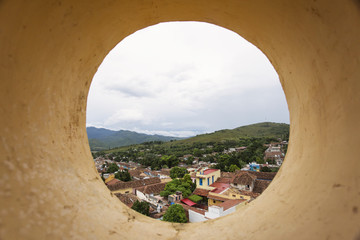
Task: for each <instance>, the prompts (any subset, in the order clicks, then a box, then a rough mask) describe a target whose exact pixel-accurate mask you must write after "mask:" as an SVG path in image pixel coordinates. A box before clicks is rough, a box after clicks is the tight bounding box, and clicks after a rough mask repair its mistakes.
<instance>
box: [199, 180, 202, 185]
mask: <svg viewBox="0 0 360 240" xmlns="http://www.w3.org/2000/svg"><path fill="white" fill-rule="evenodd" d="M199 184H200V186H202V178H200V179H199Z"/></svg>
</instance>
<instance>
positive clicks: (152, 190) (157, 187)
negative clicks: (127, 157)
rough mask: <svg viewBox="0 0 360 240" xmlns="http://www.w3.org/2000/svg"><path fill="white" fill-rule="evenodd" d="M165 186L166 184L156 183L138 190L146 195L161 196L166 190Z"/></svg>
mask: <svg viewBox="0 0 360 240" xmlns="http://www.w3.org/2000/svg"><path fill="white" fill-rule="evenodd" d="M165 185H166V183H155V184H150V185H146V186H143V187H138V188H136V190H137V191H140V192H142V193H146V194H154V195H159V194H160V192H161V191H163V190H164V188H165Z"/></svg>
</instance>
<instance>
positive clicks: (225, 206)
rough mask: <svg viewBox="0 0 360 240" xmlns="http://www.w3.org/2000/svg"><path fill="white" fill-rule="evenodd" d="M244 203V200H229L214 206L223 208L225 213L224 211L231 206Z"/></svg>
mask: <svg viewBox="0 0 360 240" xmlns="http://www.w3.org/2000/svg"><path fill="white" fill-rule="evenodd" d="M245 201H246V200H244V199H231V200H226V201H225V202H222V203H219V204H216V206H219V207H223V208H224V211H225V210H227V209H229V208H231V207H233V206H236V205H238V204H239V203H242V202H245Z"/></svg>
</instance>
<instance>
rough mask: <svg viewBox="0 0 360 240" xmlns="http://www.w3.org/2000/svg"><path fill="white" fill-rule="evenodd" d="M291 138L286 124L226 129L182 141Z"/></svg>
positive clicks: (269, 123) (262, 124)
mask: <svg viewBox="0 0 360 240" xmlns="http://www.w3.org/2000/svg"><path fill="white" fill-rule="evenodd" d="M288 136H289V124H286V123H271V122H264V123H256V124H251V125H247V126H242V127H238V128H235V129H232V130H229V129H225V130H220V131H216V132H214V133H208V134H202V135H198V136H196V137H192V138H188V139H184V140H180V141H177V142H183V143H206V142H221V141H224V140H238V139H239V138H282V139H286V138H288Z"/></svg>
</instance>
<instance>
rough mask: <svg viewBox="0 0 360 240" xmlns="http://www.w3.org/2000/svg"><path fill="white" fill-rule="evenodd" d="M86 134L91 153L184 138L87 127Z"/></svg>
mask: <svg viewBox="0 0 360 240" xmlns="http://www.w3.org/2000/svg"><path fill="white" fill-rule="evenodd" d="M86 132H87V135H88V139H89V144H90V149H91V150H92V151H102V150H108V149H110V148H114V147H121V146H128V145H132V144H140V143H144V142H150V141H163V142H168V141H171V140H180V139H184V138H178V137H169V136H162V135H148V134H143V133H137V132H132V131H127V130H120V131H113V130H109V129H105V128H96V127H87V128H86Z"/></svg>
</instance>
